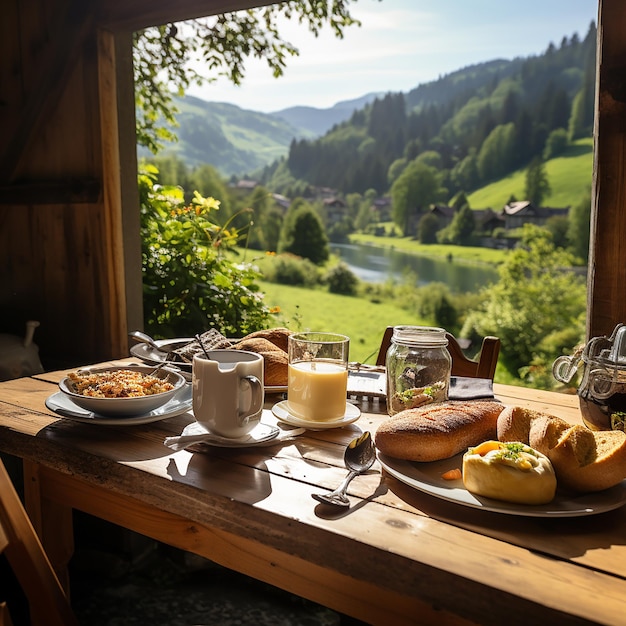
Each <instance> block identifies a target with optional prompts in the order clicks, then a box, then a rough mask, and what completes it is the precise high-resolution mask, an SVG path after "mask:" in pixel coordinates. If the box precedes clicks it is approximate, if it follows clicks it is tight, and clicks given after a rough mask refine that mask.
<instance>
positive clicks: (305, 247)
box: [278, 198, 329, 265]
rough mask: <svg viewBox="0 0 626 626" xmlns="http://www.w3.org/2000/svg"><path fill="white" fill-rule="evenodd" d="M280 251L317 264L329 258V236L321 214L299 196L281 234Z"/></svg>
mask: <svg viewBox="0 0 626 626" xmlns="http://www.w3.org/2000/svg"><path fill="white" fill-rule="evenodd" d="M278 248H279V252H290V253H291V254H296V255H298V256H301V257H304V258H305V259H310V260H311V261H312V262H313V263H315V264H316V265H319V264H320V263H323V262H324V261H326V260H327V259H328V256H329V251H328V237H327V236H326V232H325V230H324V225H323V224H322V220H321V219H320V217H319V215H318V214H317V213H316V212H315V210H314V209H313V207H311V205H310V204H308V203H307V202H305V201H304V200H302V199H301V198H298V199H296V200H294V202H292V203H291V206H290V207H289V210H288V211H287V215H286V217H285V222H284V226H283V230H282V232H281V236H280V242H279V246H278Z"/></svg>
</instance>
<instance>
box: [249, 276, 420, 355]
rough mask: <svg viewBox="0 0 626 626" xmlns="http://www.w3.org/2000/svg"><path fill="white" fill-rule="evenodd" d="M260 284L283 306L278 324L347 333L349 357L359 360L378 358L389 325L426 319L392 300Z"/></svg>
mask: <svg viewBox="0 0 626 626" xmlns="http://www.w3.org/2000/svg"><path fill="white" fill-rule="evenodd" d="M260 287H261V291H263V292H264V293H265V299H266V302H267V304H268V305H269V306H278V307H280V313H278V314H277V318H276V324H275V325H276V326H283V325H284V326H287V327H288V328H290V329H291V330H295V331H304V330H317V331H324V332H336V333H340V334H342V335H348V337H350V360H351V361H358V362H360V363H366V362H367V363H374V362H375V360H376V355H377V354H378V348H379V346H380V340H381V339H382V336H383V332H384V330H385V328H386V327H387V326H395V325H398V324H418V325H419V324H425V323H426V322H425V321H424V320H422V319H419V318H418V317H417V316H415V315H411V314H410V313H409V312H408V311H405V310H403V309H401V308H400V307H398V306H394V305H393V304H390V303H380V304H376V303H373V302H370V301H369V300H367V299H364V298H356V297H350V296H341V295H337V294H332V293H328V292H327V291H321V290H316V289H303V288H299V287H291V286H288V285H277V284H275V283H268V282H262V283H260Z"/></svg>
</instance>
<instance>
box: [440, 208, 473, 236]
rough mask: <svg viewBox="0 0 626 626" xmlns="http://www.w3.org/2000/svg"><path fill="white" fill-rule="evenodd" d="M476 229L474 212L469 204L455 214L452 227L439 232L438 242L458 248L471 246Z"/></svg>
mask: <svg viewBox="0 0 626 626" xmlns="http://www.w3.org/2000/svg"><path fill="white" fill-rule="evenodd" d="M475 229H476V220H475V219H474V212H473V211H472V209H470V207H469V205H468V204H465V205H463V206H462V207H461V209H460V210H458V211H457V212H456V213H455V214H454V217H453V218H452V222H451V223H450V225H449V226H447V227H446V228H443V229H442V230H440V231H439V233H438V234H437V240H438V241H439V243H451V244H454V245H457V246H466V245H470V244H471V243H472V240H473V237H474V231H475Z"/></svg>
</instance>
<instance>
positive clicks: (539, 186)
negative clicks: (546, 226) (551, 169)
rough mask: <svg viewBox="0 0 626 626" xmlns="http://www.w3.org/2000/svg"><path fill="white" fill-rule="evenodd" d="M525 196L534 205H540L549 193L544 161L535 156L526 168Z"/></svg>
mask: <svg viewBox="0 0 626 626" xmlns="http://www.w3.org/2000/svg"><path fill="white" fill-rule="evenodd" d="M525 193H526V198H527V199H528V200H529V201H530V202H532V203H533V204H534V205H535V206H541V203H542V202H543V201H544V199H545V197H546V196H547V195H548V194H549V193H550V182H549V181H548V174H547V172H546V168H545V165H544V162H543V161H542V160H541V158H540V157H535V158H534V159H533V160H532V161H531V162H530V165H529V166H528V169H527V170H526V189H525Z"/></svg>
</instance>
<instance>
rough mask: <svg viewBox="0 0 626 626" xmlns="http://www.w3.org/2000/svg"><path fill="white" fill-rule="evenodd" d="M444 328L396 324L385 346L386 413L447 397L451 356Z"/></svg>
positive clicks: (394, 412)
mask: <svg viewBox="0 0 626 626" xmlns="http://www.w3.org/2000/svg"><path fill="white" fill-rule="evenodd" d="M447 345H448V340H447V339H446V331H445V330H444V329H443V328H435V327H430V326H396V327H395V328H394V329H393V337H392V338H391V345H390V346H389V349H388V350H387V357H386V366H387V412H388V413H389V415H395V414H396V413H398V412H400V411H403V410H404V409H411V408H415V407H418V406H422V405H424V404H429V403H431V402H443V401H444V400H447V399H448V389H449V387H450V370H451V368H452V358H451V357H450V353H449V352H448V348H447Z"/></svg>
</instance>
